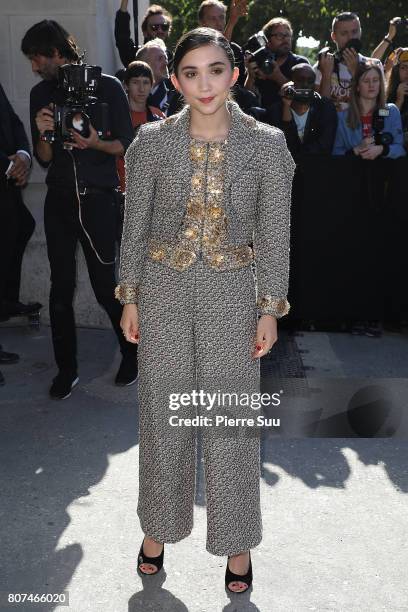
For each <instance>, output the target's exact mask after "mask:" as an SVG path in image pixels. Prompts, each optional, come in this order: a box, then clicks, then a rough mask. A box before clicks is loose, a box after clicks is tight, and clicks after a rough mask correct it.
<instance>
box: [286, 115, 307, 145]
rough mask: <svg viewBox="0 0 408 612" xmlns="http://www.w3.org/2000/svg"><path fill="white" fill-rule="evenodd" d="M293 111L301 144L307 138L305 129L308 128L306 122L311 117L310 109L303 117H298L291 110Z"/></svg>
mask: <svg viewBox="0 0 408 612" xmlns="http://www.w3.org/2000/svg"><path fill="white" fill-rule="evenodd" d="M290 110H291V111H292V115H293V119H294V121H295V123H296V127H297V133H298V136H299V140H300V142H303V138H304V136H305V127H306V121H307V118H308V116H309V112H310V109H309V110H307V111H306V112H305V113H303V115H298V114H297V113H296V112H295V111H294V110H293V108H291V109H290Z"/></svg>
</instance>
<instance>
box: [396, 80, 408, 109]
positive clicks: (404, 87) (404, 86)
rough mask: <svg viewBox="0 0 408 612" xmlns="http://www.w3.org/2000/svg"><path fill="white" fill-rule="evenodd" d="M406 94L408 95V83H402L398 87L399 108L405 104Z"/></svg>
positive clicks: (397, 101) (397, 102)
mask: <svg viewBox="0 0 408 612" xmlns="http://www.w3.org/2000/svg"><path fill="white" fill-rule="evenodd" d="M405 96H408V83H400V84H399V85H398V87H397V98H396V100H395V103H396V105H397V106H398V108H401V107H402V105H403V104H404V102H405Z"/></svg>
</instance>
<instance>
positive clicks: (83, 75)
mask: <svg viewBox="0 0 408 612" xmlns="http://www.w3.org/2000/svg"><path fill="white" fill-rule="evenodd" d="M101 74H102V69H101V67H100V66H89V65H87V64H82V63H81V64H65V65H64V66H60V67H59V68H58V93H59V94H60V96H58V99H59V100H61V99H63V103H62V104H59V103H58V102H54V103H53V109H52V110H53V112H54V130H48V131H46V132H44V134H43V136H42V137H41V140H44V141H45V142H49V143H53V142H56V141H57V142H61V143H62V145H63V146H64V148H66V149H70V148H72V147H70V143H72V142H74V139H73V137H72V135H71V132H70V130H75V131H76V132H78V134H80V135H81V136H83V137H84V138H88V137H89V135H90V127H89V126H90V124H92V125H93V127H94V128H95V129H96V131H97V132H98V135H99V137H100V138H108V137H109V136H110V131H109V126H108V123H109V105H108V104H106V103H105V102H99V101H98V98H97V90H98V85H99V82H100V79H101Z"/></svg>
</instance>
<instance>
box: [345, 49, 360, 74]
mask: <svg viewBox="0 0 408 612" xmlns="http://www.w3.org/2000/svg"><path fill="white" fill-rule="evenodd" d="M342 54H343V59H344V63H345V64H346V66H347V68H348V69H349V71H350V73H351V75H352V76H354V75H355V73H356V70H357V68H358V53H357V51H356V50H355V49H348V48H347V49H343V51H342Z"/></svg>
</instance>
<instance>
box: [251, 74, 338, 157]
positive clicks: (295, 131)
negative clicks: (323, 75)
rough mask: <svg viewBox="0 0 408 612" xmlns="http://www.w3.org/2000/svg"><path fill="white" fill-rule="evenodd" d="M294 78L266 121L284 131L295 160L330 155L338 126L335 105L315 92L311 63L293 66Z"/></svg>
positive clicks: (269, 108) (271, 108)
mask: <svg viewBox="0 0 408 612" xmlns="http://www.w3.org/2000/svg"><path fill="white" fill-rule="evenodd" d="M291 77H292V79H293V81H292V82H291V81H289V82H288V83H285V84H284V85H283V86H282V89H281V92H280V95H281V100H280V101H279V102H276V103H275V104H272V106H270V107H268V108H267V109H266V115H265V118H264V119H263V120H264V121H265V122H266V123H269V124H270V125H274V126H276V127H278V128H279V129H281V130H282V131H283V133H284V134H285V137H286V143H287V145H288V148H289V150H290V152H291V154H292V156H293V157H294V159H295V161H298V160H299V158H300V157H301V156H302V155H331V152H332V149H333V143H334V138H335V135H336V127H337V113H336V109H335V107H334V104H333V103H332V102H331V101H330V100H328V99H327V98H321V97H320V95H319V94H318V93H317V92H315V90H314V84H315V79H316V75H315V72H314V70H313V68H312V67H311V66H310V65H309V64H297V65H296V66H293V68H292V70H291Z"/></svg>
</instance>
